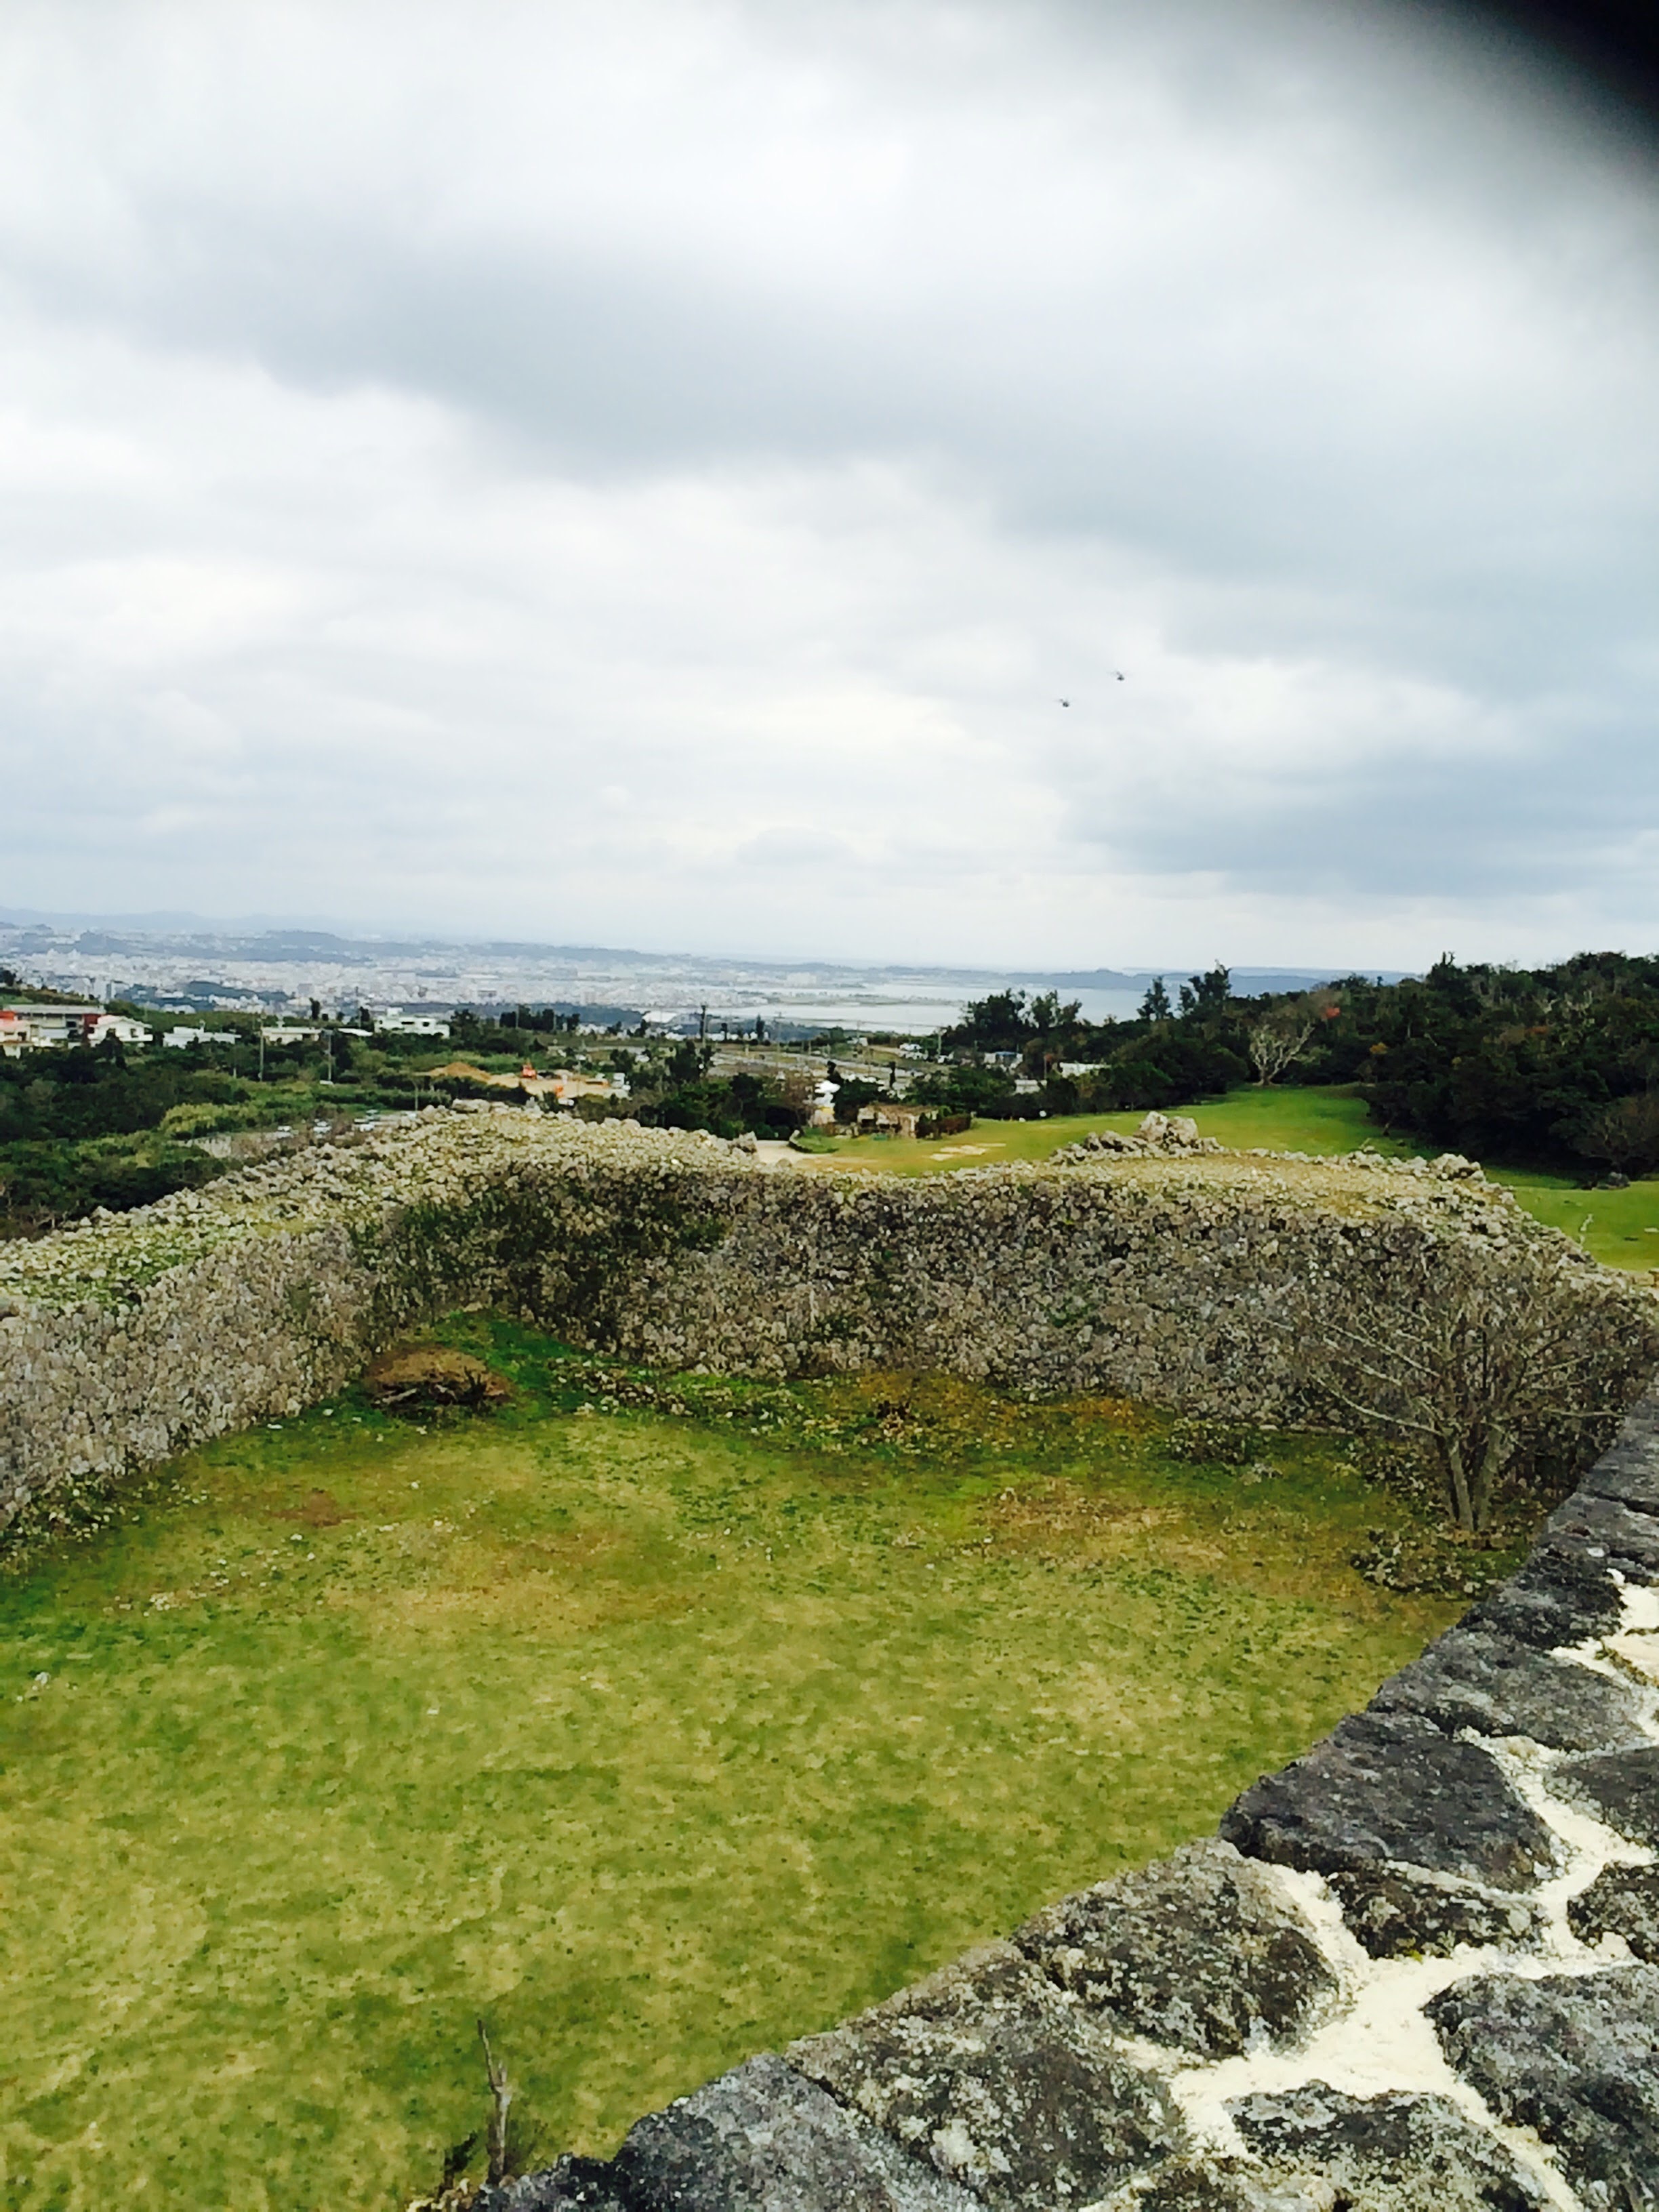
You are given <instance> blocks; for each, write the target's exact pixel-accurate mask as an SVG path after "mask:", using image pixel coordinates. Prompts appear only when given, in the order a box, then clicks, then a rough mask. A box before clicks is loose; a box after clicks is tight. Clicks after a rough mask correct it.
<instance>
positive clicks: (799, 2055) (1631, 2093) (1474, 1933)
mask: <svg viewBox="0 0 1659 2212" xmlns="http://www.w3.org/2000/svg"><path fill="white" fill-rule="evenodd" d="M1656 1846H1659V1398H1656V1397H1649V1398H1646V1399H1644V1400H1643V1401H1642V1402H1641V1403H1640V1404H1639V1405H1638V1407H1635V1409H1634V1410H1633V1411H1632V1413H1631V1414H1630V1416H1629V1417H1628V1419H1626V1424H1625V1426H1624V1428H1623V1431H1621V1434H1620V1438H1619V1441H1618V1442H1617V1443H1615V1445H1614V1446H1613V1449H1612V1450H1611V1451H1609V1452H1608V1453H1607V1455H1606V1457H1605V1458H1603V1459H1602V1460H1601V1461H1600V1462H1598V1463H1597V1465H1596V1466H1595V1468H1593V1469H1592V1470H1591V1471H1590V1473H1589V1475H1588V1476H1587V1477H1586V1479H1585V1480H1584V1482H1583V1485H1582V1486H1581V1487H1580V1489H1579V1490H1578V1492H1577V1494H1576V1495H1575V1496H1574V1497H1573V1498H1571V1500H1570V1501H1569V1502H1568V1504H1565V1505H1564V1506H1563V1507H1562V1508H1561V1509H1560V1510H1559V1511H1558V1512H1557V1513H1555V1514H1554V1515H1553V1516H1552V1517H1551V1519H1550V1520H1549V1521H1548V1522H1547V1523H1546V1525H1545V1528H1544V1529H1543V1530H1542V1532H1541V1535H1540V1538H1539V1541H1538V1542H1537V1544H1536V1545H1535V1547H1534V1550H1533V1552H1532V1554H1531V1556H1530V1557H1529V1559H1528V1561H1527V1563H1526V1565H1524V1566H1523V1567H1522V1569H1521V1570H1520V1571H1519V1572H1518V1573H1517V1574H1516V1575H1515V1576H1514V1577H1512V1578H1511V1579H1510V1581H1509V1582H1508V1583H1504V1584H1503V1585H1502V1586H1501V1587H1500V1588H1499V1589H1497V1590H1496V1591H1495V1592H1493V1593H1492V1595H1490V1596H1489V1597H1488V1598H1487V1599H1486V1600H1485V1601H1483V1602H1482V1603H1481V1604H1480V1606H1478V1607H1476V1608H1475V1610H1474V1612H1473V1613H1470V1614H1469V1615H1468V1618H1467V1619H1466V1620H1464V1621H1463V1622H1462V1623H1461V1624H1460V1625H1459V1626H1457V1627H1455V1628H1454V1629H1452V1630H1450V1631H1449V1632H1448V1633H1447V1634H1446V1635H1444V1636H1443V1637H1442V1638H1440V1639H1439V1641H1438V1642H1437V1644H1432V1645H1431V1647H1430V1649H1429V1650H1427V1651H1426V1652H1425V1653H1424V1655H1423V1656H1422V1657H1421V1658H1420V1659H1419V1660H1417V1661H1416V1662H1414V1663H1413V1665H1411V1666H1409V1667H1407V1668H1405V1669H1404V1670H1403V1672H1402V1673H1401V1674H1397V1675H1395V1677H1394V1679H1393V1680H1391V1681H1389V1682H1387V1683H1385V1684H1384V1685H1383V1688H1382V1689H1381V1690H1380V1691H1379V1692H1377V1695H1376V1697H1375V1698H1374V1699H1372V1701H1371V1704H1370V1706H1369V1708H1368V1709H1367V1710H1366V1711H1364V1713H1361V1714H1358V1715H1356V1716H1354V1717H1352V1718H1350V1719H1348V1720H1346V1721H1343V1722H1342V1723H1340V1724H1339V1726H1338V1727H1337V1728H1336V1729H1334V1731H1333V1732H1332V1734H1331V1735H1329V1736H1328V1737H1327V1738H1326V1739H1325V1740H1324V1741H1323V1742H1322V1743H1320V1744H1318V1745H1316V1747H1314V1749H1313V1750H1311V1751H1310V1752H1309V1753H1307V1755H1306V1756H1305V1757H1304V1758H1302V1759H1297V1761H1296V1762H1295V1763H1294V1764H1293V1765H1291V1766H1289V1767H1287V1768H1285V1771H1284V1772H1283V1773H1281V1774H1277V1775H1271V1776H1267V1777H1266V1778H1263V1779H1262V1780H1261V1781H1260V1782H1259V1783H1257V1784H1255V1787H1254V1788H1253V1789H1251V1790H1246V1791H1245V1793H1244V1795H1243V1796H1242V1797H1241V1798H1239V1800H1238V1801H1237V1803H1236V1804H1235V1805H1234V1806H1233V1807H1232V1808H1231V1811H1230V1812H1229V1813H1228V1814H1227V1815H1226V1817H1225V1819H1224V1820H1223V1821H1222V1824H1221V1832H1220V1836H1219V1838H1218V1839H1216V1840H1214V1841H1211V1842H1206V1843H1200V1844H1190V1845H1188V1846H1187V1847H1186V1848H1185V1849H1183V1850H1179V1851H1177V1852H1176V1853H1175V1854H1174V1856H1173V1857H1170V1858H1168V1859H1165V1860H1163V1861H1161V1862H1159V1863H1158V1864H1156V1865H1154V1866H1152V1867H1149V1868H1146V1869H1144V1870H1143V1871H1142V1872H1140V1873H1138V1874H1133V1875H1127V1876H1124V1877H1123V1878H1121V1880H1118V1881H1112V1882H1108V1883H1103V1884H1101V1885H1100V1886H1098V1887H1096V1888H1094V1889H1091V1890H1085V1891H1084V1892H1083V1893H1081V1894H1080V1895H1079V1896H1076V1897H1071V1898H1066V1899H1063V1900H1062V1901H1061V1902H1060V1904H1058V1905H1051V1906H1049V1907H1048V1909H1047V1910H1046V1911H1042V1912H1040V1913H1038V1914H1037V1916H1036V1918H1035V1919H1033V1920H1031V1921H1030V1922H1028V1923H1027V1924H1026V1925H1025V1926H1024V1927H1023V1928H1020V1929H1016V1930H1015V1932H1014V1933H1013V1935H1012V1936H1011V1937H1010V1938H1009V1939H1008V1940H1007V1941H1006V1942H999V1943H993V1944H988V1945H987V1946H985V1947H984V1948H982V1949H981V1950H979V1951H976V1952H974V1953H972V1954H969V1956H968V1957H966V1958H964V1959H962V1960H958V1961H957V1963H956V1964H955V1965H954V1966H949V1967H947V1968H945V1971H944V1972H941V1973H939V1974H936V1975H935V1976H933V1978H931V1979H930V1980H928V1981H927V1982H924V1983H922V1984H920V1985H919V1986H918V1987H917V1988H915V1989H913V1990H905V1991H903V1992H902V1993H901V1994H900V1995H899V1996H896V1997H893V1998H890V2000H889V2001H888V2002H886V2003H885V2004H883V2005H880V2006H878V2007H877V2008H876V2009H875V2010H873V2011H872V2012H869V2013H866V2014H865V2015H862V2016H861V2017H860V2018H858V2019H856V2020H852V2021H848V2022H847V2023H845V2025H843V2026H842V2027H838V2028H836V2029H833V2030H832V2031H831V2032H830V2033H828V2034H825V2035H818V2036H813V2037H810V2038H809V2039H807V2040H805V2042H802V2043H798V2044H795V2045H793V2046H792V2047H791V2048H790V2049H789V2050H788V2051H787V2052H785V2053H784V2054H783V2056H782V2057H777V2056H775V2055H771V2054H768V2055H764V2056H763V2057H757V2058H752V2059H750V2060H749V2061H748V2063H746V2064H744V2065H742V2066H739V2067H738V2068H737V2069H735V2070H734V2071H732V2073H730V2074H726V2075H722V2076H721V2078H720V2080H718V2081H712V2082H710V2083H709V2084H708V2086H707V2087H704V2088H702V2089H700V2090H698V2091H697V2092H696V2093H695V2094H694V2095H692V2096H690V2097H686V2098H683V2099H681V2100H679V2101H678V2103H676V2104H673V2105H671V2106H668V2108H667V2109H666V2110H665V2112H655V2113H653V2114H651V2115H650V2116H648V2117H647V2118H645V2119H642V2120H641V2121H640V2122H639V2123H638V2124H637V2125H636V2126H635V2128H634V2129H633V2130H631V2132H630V2133H629V2136H628V2137H627V2140H626V2141H625V2142H624V2143H623V2147H622V2148H621V2150H620V2151H619V2152H618V2153H617V2157H616V2158H615V2159H614V2160H611V2161H609V2162H607V2163H603V2164H601V2163H599V2162H596V2161H593V2160H584V2159H574V2158H567V2159H563V2160H561V2161H560V2162H559V2164H558V2165H557V2166H554V2167H552V2168H550V2170H549V2171H548V2172H544V2173H541V2174H537V2175H533V2176H532V2177H530V2178H529V2179H526V2180H523V2181H520V2182H518V2183H516V2184H514V2185H512V2186H511V2187H510V2188H508V2189H506V2190H501V2191H486V2192H485V2194H484V2196H483V2198H482V2199H481V2200H480V2206H479V2212H554V2208H565V2207H577V2206H583V2207H590V2208H592V2212H749V2208H754V2212H983V2209H984V2208H986V2207H990V2208H993V2212H1073V2208H1078V2212H1081V2208H1083V2207H1085V2206H1093V2207H1101V2208H1105V2209H1106V2212H1212V2208H1213V2212H1466V2208H1467V2212H1542V2208H1545V2207H1553V2208H1558V2209H1559V2212H1650V2208H1659V1864H1656Z"/></svg>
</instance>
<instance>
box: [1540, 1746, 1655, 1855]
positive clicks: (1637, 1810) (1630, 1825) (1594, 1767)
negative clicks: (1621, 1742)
mask: <svg viewBox="0 0 1659 2212" xmlns="http://www.w3.org/2000/svg"><path fill="white" fill-rule="evenodd" d="M1550 1787H1551V1788H1552V1789H1553V1790H1555V1791H1556V1792H1557V1793H1558V1794H1559V1796H1563V1797H1565V1798H1566V1799H1567V1800H1568V1801H1569V1802H1571V1803H1572V1804H1575V1805H1579V1806H1582V1807H1583V1809H1584V1810H1585V1811H1586V1812H1589V1813H1594V1814H1595V1816H1596V1818H1597V1819H1598V1820H1605V1821H1606V1822H1607V1826H1609V1827H1610V1828H1617V1830H1618V1831H1619V1832H1620V1835H1621V1836H1627V1837H1628V1838H1630V1840H1631V1841H1632V1843H1633V1844H1659V1744H1655V1743H1650V1744H1648V1745H1647V1746H1645V1747H1644V1748H1643V1749H1642V1750H1640V1751H1615V1752H1610V1753H1607V1755H1606V1757H1604V1758H1601V1759H1563V1760H1562V1761H1561V1763H1560V1765H1559V1766H1557V1767H1556V1768H1554V1769H1553V1771H1552V1773H1551V1775H1550Z"/></svg>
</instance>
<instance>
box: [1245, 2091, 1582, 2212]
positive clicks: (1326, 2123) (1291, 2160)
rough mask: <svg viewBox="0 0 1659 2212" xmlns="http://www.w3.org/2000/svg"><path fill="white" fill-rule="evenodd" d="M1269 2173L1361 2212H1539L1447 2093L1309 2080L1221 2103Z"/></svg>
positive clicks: (1496, 2147)
mask: <svg viewBox="0 0 1659 2212" xmlns="http://www.w3.org/2000/svg"><path fill="white" fill-rule="evenodd" d="M1227 2109H1228V2111H1229V2112H1230V2113H1231V2117H1232V2119H1233V2122H1234V2124H1235V2125H1236V2126H1237V2129H1238V2131H1239V2133H1240V2134H1241V2135H1242V2136H1243V2138H1244V2140H1245V2142H1247V2143H1248V2144H1249V2147H1250V2148H1251V2149H1252V2150H1253V2151H1255V2153H1256V2154H1258V2156H1260V2157H1261V2159H1262V2160H1264V2162H1265V2164H1266V2166H1267V2171H1268V2173H1269V2174H1270V2175H1271V2176H1272V2177H1273V2179H1275V2180H1276V2181H1281V2182H1284V2181H1291V2180H1298V2179H1304V2178H1305V2179H1309V2180H1316V2181H1318V2182H1320V2183H1322V2184H1324V2185H1327V2186H1328V2188H1329V2189H1330V2190H1331V2191H1332V2196H1331V2197H1330V2199H1328V2202H1330V2203H1334V2204H1344V2203H1346V2204H1351V2205H1364V2208H1365V2212H1544V2208H1545V2207H1546V2206H1547V2203H1548V2199H1547V2197H1542V2196H1541V2195H1540V2194H1539V2193H1538V2192H1537V2191H1536V2189H1535V2188H1534V2185H1532V2184H1531V2183H1529V2182H1528V2181H1527V2180H1526V2179H1525V2178H1524V2177H1523V2176H1522V2172H1521V2170H1520V2168H1519V2167H1518V2166H1516V2163H1515V2160H1513V2158H1511V2156H1510V2154H1509V2152H1508V2151H1507V2150H1506V2149H1505V2148H1504V2146H1503V2145H1502V2144H1501V2143H1500V2142H1498V2140H1497V2138H1496V2137H1495V2136H1491V2135H1488V2134H1487V2133H1486V2130H1484V2129H1480V2128H1477V2127H1475V2126H1474V2124H1472V2123H1471V2122H1470V2121H1468V2119H1466V2118H1464V2116H1463V2114H1462V2112H1460V2111H1459V2110H1458V2108H1457V2106H1455V2105H1454V2104H1453V2103H1452V2102H1451V2101H1450V2100H1449V2098H1445V2097H1425V2096H1414V2095H1409V2094H1407V2093H1404V2092H1398V2093H1388V2094H1384V2095H1383V2096H1380V2097H1351V2096H1347V2095H1346V2094H1344V2093H1342V2092H1340V2091H1338V2090H1335V2089H1332V2088H1328V2087H1327V2086H1326V2084H1325V2083H1324V2082H1322V2081H1310V2082H1309V2083H1308V2084H1307V2086H1306V2087H1304V2088H1300V2089H1293V2090H1291V2091H1289V2092H1288V2093H1285V2094H1284V2095H1280V2096H1258V2097H1245V2098H1242V2099H1240V2100H1239V2101H1238V2102H1237V2104H1234V2105H1230V2106H1228V2108H1227Z"/></svg>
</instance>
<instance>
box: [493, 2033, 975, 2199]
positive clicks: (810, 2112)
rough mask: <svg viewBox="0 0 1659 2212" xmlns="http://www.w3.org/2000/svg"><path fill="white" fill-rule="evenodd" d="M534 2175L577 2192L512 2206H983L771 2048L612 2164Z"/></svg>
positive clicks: (652, 2127) (569, 2166)
mask: <svg viewBox="0 0 1659 2212" xmlns="http://www.w3.org/2000/svg"><path fill="white" fill-rule="evenodd" d="M561 2169H563V2172H564V2175H565V2179H564V2181H563V2182H562V2183H561V2182H560V2174H561ZM532 2179H533V2181H534V2182H535V2183H536V2184H538V2185H544V2184H551V2185H558V2186H562V2187H564V2188H565V2190H566V2191H567V2193H566V2194H564V2195H562V2196H561V2195H554V2196H547V2197H534V2198H529V2199H526V2202H525V2203H524V2204H523V2205H522V2206H521V2205H520V2204H519V2203H517V2202H516V2201H510V2212H565V2208H566V2207H567V2206H570V2207H574V2206H577V2205H581V2206H592V2207H593V2208H594V2212H611V2207H612V2206H613V2205H614V2206H617V2207H619V2208H621V2212H982V2208H980V2207H978V2206H976V2204H975V2199H974V2198H973V2197H969V2196H967V2195H966V2194H965V2193H964V2192H963V2191H962V2190H960V2189H958V2188H957V2187H956V2186H955V2185H954V2184H952V2183H951V2182H950V2181H947V2180H945V2179H944V2177H943V2176H942V2175H940V2174H939V2173H938V2172H935V2171H934V2170H933V2168H932V2167H931V2166H924V2165H918V2164H917V2163H916V2161H915V2160H913V2159H909V2158H907V2157H906V2156H905V2154H904V2153H903V2152H902V2150H901V2149H900V2148H899V2147H898V2145H897V2144H896V2142H893V2141H892V2140H891V2138H890V2136H885V2135H884V2134H883V2133H882V2131H881V2130H880V2129H879V2128H877V2127H875V2126H872V2124H871V2123H870V2122H869V2121H868V2120H866V2119H865V2118H861V2117H860V2114H858V2113H857V2112H848V2111H847V2110H846V2108H845V2107H844V2106H841V2105H838V2104H837V2103H836V2100H835V2099H834V2098H833V2097H831V2096H829V2095H827V2094H826V2093H825V2092H824V2091H823V2090H822V2089H821V2088H819V2087H817V2084H816V2083H815V2082H811V2081H804V2080H803V2079H802V2078H801V2076H800V2075H799V2074H797V2073H796V2072H795V2071H794V2069H793V2068H792V2067H789V2066H787V2065H786V2064H785V2063H784V2062H783V2060H782V2059H781V2058H779V2057H775V2055H774V2054H773V2053H771V2052H766V2053H764V2054H763V2056H762V2057H758V2058H751V2059H750V2060H748V2062H747V2063H745V2064H744V2065H742V2066H739V2067H737V2068H735V2069H733V2071H732V2072H731V2073H730V2074H722V2075H720V2078H719V2079H718V2080H717V2081H710V2082H708V2083H707V2084H706V2085H705V2087H702V2088H701V2089H698V2090H696V2091H695V2092H694V2093H693V2094H692V2095H690V2096H689V2097H682V2098H680V2099H679V2100H678V2102H676V2103H674V2104H671V2105H669V2106H665V2109H664V2110H663V2111H661V2112H651V2113H648V2114H647V2117H646V2118H644V2119H642V2120H638V2121H636V2122H635V2124H634V2126H633V2127H632V2128H630V2129H629V2132H628V2135H627V2137H626V2138H625V2140H624V2141H623V2146H622V2148H621V2149H620V2150H619V2151H618V2152H617V2155H616V2157H615V2159H614V2160H612V2161H611V2165H610V2166H608V2167H607V2166H600V2165H598V2164H597V2163H595V2162H594V2161H592V2160H587V2159H565V2160H561V2161H560V2164H559V2166H554V2167H552V2168H550V2171H549V2172H547V2173H545V2174H538V2175H536V2176H534V2177H533V2178H532ZM605 2188H609V2189H610V2190H611V2192H612V2194H611V2197H608V2198H607V2197H605V2196H604V2195H603V2194H600V2193H590V2194H588V2195H585V2196H584V2195H580V2194H574V2193H570V2192H572V2191H574V2190H579V2189H586V2190H587V2191H590V2192H599V2191H603V2190H604V2189H605Z"/></svg>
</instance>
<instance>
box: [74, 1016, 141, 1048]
mask: <svg viewBox="0 0 1659 2212" xmlns="http://www.w3.org/2000/svg"><path fill="white" fill-rule="evenodd" d="M106 1036H112V1037H113V1038H114V1039H115V1042H117V1043H118V1044H150V1043H152V1042H154V1041H155V1030H152V1029H150V1028H149V1026H148V1025H147V1024H145V1023H143V1022H139V1021H135V1020H134V1019H133V1018H132V1016H131V1014H100V1015H99V1017H98V1018H97V1020H96V1021H95V1022H94V1024H93V1025H92V1027H91V1028H90V1029H89V1030H88V1031H87V1042H88V1044H102V1042H104V1039H105V1038H106Z"/></svg>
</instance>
